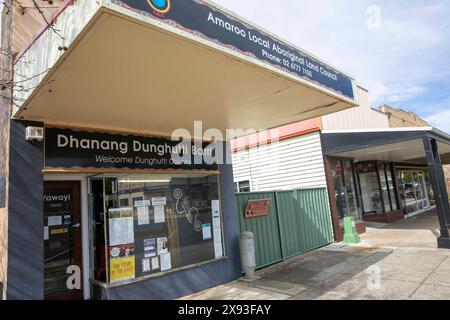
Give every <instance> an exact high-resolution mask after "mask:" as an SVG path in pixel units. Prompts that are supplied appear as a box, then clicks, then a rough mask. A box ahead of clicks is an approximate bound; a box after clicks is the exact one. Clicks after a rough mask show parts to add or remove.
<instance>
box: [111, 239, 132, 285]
mask: <svg viewBox="0 0 450 320" xmlns="http://www.w3.org/2000/svg"><path fill="white" fill-rule="evenodd" d="M109 257H110V263H109V279H110V282H111V283H116V282H120V281H124V280H130V279H134V278H135V247H134V244H127V245H118V246H110V247H109Z"/></svg>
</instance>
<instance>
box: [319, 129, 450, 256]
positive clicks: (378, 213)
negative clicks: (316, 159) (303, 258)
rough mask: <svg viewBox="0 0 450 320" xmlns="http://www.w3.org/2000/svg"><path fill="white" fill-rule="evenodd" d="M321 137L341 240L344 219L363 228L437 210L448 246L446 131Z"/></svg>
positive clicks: (347, 132)
mask: <svg viewBox="0 0 450 320" xmlns="http://www.w3.org/2000/svg"><path fill="white" fill-rule="evenodd" d="M322 139H323V146H324V154H325V167H326V173H327V181H328V189H329V195H330V202H331V208H332V210H331V211H332V212H331V214H332V217H333V224H334V226H335V236H336V239H337V240H340V239H341V236H342V219H343V218H344V217H348V216H351V217H354V218H355V220H356V225H357V228H359V229H363V228H364V222H365V221H372V222H381V223H390V222H394V221H396V220H399V219H403V218H405V217H406V218H408V217H412V216H414V215H417V214H419V213H421V212H424V211H427V210H430V209H432V208H436V210H437V212H438V217H439V221H440V225H441V236H440V237H439V239H438V245H439V247H444V248H448V247H449V245H448V221H450V220H449V214H450V211H449V210H450V208H449V202H448V200H447V198H448V196H447V190H446V186H445V178H444V172H443V168H442V164H443V163H444V161H445V159H447V155H448V154H449V152H450V147H449V145H450V143H449V142H450V139H449V136H448V135H447V134H446V133H444V132H442V131H439V130H436V129H433V128H429V127H424V128H402V129H387V128H386V129H378V130H372V131H371V130H332V131H323V132H322ZM437 195H438V196H437ZM336 230H338V231H336Z"/></svg>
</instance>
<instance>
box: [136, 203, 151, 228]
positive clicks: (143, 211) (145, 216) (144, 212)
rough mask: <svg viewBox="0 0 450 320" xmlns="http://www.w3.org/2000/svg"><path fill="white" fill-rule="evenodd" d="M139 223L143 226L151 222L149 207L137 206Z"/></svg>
mask: <svg viewBox="0 0 450 320" xmlns="http://www.w3.org/2000/svg"><path fill="white" fill-rule="evenodd" d="M136 210H137V217H138V225H140V226H142V225H145V224H149V223H150V217H149V210H148V207H137V208H136Z"/></svg>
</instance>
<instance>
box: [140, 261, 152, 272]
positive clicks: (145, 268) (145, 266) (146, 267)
mask: <svg viewBox="0 0 450 320" xmlns="http://www.w3.org/2000/svg"><path fill="white" fill-rule="evenodd" d="M149 271H151V268H150V259H144V260H142V272H149Z"/></svg>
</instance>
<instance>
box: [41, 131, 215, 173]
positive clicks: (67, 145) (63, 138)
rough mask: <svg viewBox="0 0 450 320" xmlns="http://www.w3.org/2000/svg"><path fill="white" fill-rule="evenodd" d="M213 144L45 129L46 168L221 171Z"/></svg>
mask: <svg viewBox="0 0 450 320" xmlns="http://www.w3.org/2000/svg"><path fill="white" fill-rule="evenodd" d="M215 154H216V153H215V148H214V145H213V144H209V143H200V142H194V141H192V142H191V141H189V140H184V141H182V142H180V141H172V140H170V139H166V138H159V137H141V136H129V135H121V134H109V133H99V132H87V131H76V130H72V129H61V128H46V129H45V167H46V169H141V170H152V169H156V170H168V169H175V170H177V169H179V170H217V169H218V166H217V164H216V162H215V160H216V159H215Z"/></svg>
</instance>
